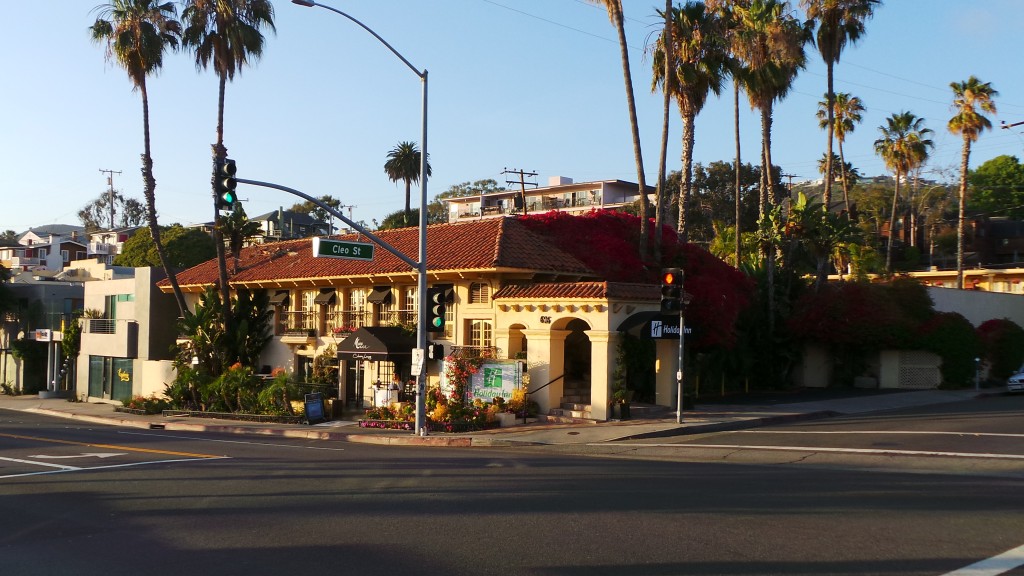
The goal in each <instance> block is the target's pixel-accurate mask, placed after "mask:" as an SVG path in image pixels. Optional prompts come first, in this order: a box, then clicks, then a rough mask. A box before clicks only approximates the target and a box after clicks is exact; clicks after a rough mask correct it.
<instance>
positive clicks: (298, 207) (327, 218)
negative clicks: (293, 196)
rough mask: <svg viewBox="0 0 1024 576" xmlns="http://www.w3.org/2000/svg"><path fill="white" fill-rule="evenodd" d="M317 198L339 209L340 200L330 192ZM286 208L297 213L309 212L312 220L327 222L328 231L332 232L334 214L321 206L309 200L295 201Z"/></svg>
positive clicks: (333, 229)
mask: <svg viewBox="0 0 1024 576" xmlns="http://www.w3.org/2000/svg"><path fill="white" fill-rule="evenodd" d="M318 200H319V201H320V202H321V203H323V204H325V205H327V206H329V207H331V208H332V209H334V210H335V211H341V208H342V204H341V200H338V199H337V198H335V197H334V196H331V195H330V194H325V195H323V196H321V197H320V198H318ZM288 210H290V211H292V212H295V213H297V214H309V216H310V217H311V218H313V219H314V220H317V221H320V222H323V223H324V224H329V227H330V233H331V234H334V231H335V228H334V216H333V215H332V214H331V213H329V212H328V211H327V210H324V209H323V208H321V207H319V206H317V205H316V204H314V203H312V202H310V201H309V200H306V201H303V202H296V203H295V204H292V207H291V208H289V209H288Z"/></svg>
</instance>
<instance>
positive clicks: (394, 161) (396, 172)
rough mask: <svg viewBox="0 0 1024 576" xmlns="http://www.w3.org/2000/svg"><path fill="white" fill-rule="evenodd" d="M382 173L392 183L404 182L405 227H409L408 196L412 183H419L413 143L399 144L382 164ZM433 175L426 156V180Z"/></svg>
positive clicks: (418, 154)
mask: <svg viewBox="0 0 1024 576" xmlns="http://www.w3.org/2000/svg"><path fill="white" fill-rule="evenodd" d="M384 171H385V172H387V175H388V178H390V179H391V181H392V182H398V181H399V180H402V181H403V182H405V225H406V226H409V222H410V221H411V217H412V212H411V210H410V206H409V194H410V192H411V190H412V185H413V183H414V182H419V181H420V151H419V149H418V148H416V143H415V142H399V143H398V146H395V148H394V149H393V150H391V152H388V160H387V162H385V163H384ZM432 175H433V173H432V171H431V169H430V154H429V153H428V154H427V178H430V177H431V176H432Z"/></svg>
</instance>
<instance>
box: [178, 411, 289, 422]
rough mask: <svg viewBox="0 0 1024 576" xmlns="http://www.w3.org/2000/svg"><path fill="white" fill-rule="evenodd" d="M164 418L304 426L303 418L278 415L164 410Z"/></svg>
mask: <svg viewBox="0 0 1024 576" xmlns="http://www.w3.org/2000/svg"><path fill="white" fill-rule="evenodd" d="M163 415H164V416H189V417H192V418H218V419H221V420H241V421H243V422H272V423H275V424H302V422H303V421H304V420H305V418H304V417H303V416H287V415H276V414H237V413H234V412H202V411H196V410H164V411H163Z"/></svg>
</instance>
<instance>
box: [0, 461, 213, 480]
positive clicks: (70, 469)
mask: <svg viewBox="0 0 1024 576" xmlns="http://www.w3.org/2000/svg"><path fill="white" fill-rule="evenodd" d="M230 459H231V457H230V456H215V457H213V458H179V459H176V460H150V461H148V462H128V463H125V464H108V465H106V466H90V467H88V468H75V467H74V466H60V468H63V469H62V470H46V471H44V472H23V473H21V474H7V475H6V476H0V480H3V479H4V478H22V477H24V476H42V475H43V474H61V473H64V472H89V471H91V470H105V469H107V468H129V467H133V466H145V465H148V464H169V463H172V462H211V461H213V460H230ZM0 460H13V459H12V458H0ZM15 461H16V462H21V461H19V460H15ZM24 463H25V464H38V465H40V466H53V464H48V463H45V462H30V461H24Z"/></svg>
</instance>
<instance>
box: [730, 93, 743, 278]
mask: <svg viewBox="0 0 1024 576" xmlns="http://www.w3.org/2000/svg"><path fill="white" fill-rule="evenodd" d="M732 94H733V108H732V123H733V130H734V131H735V133H736V188H735V189H736V238H735V241H736V268H737V269H739V267H740V246H741V242H740V233H741V228H740V186H741V183H740V175H741V173H740V83H739V81H737V80H736V79H735V78H734V79H733V81H732Z"/></svg>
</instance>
